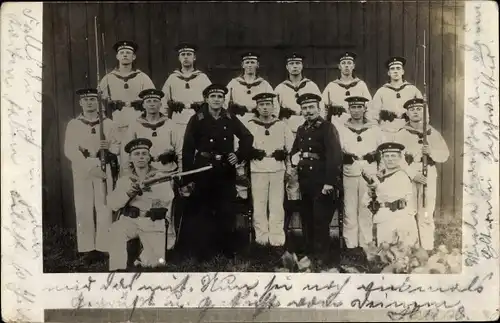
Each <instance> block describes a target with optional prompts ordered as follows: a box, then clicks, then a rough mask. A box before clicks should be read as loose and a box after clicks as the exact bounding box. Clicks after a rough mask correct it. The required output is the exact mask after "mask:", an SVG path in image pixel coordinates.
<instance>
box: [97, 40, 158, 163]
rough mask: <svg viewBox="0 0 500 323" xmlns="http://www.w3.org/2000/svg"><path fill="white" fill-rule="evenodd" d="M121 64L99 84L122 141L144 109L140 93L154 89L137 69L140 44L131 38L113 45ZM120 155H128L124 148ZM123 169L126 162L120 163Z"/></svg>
mask: <svg viewBox="0 0 500 323" xmlns="http://www.w3.org/2000/svg"><path fill="white" fill-rule="evenodd" d="M113 49H114V50H115V51H116V59H117V60H118V66H117V67H116V68H115V69H114V70H113V71H111V72H110V73H108V74H106V75H105V76H104V77H103V78H102V80H101V82H100V83H99V91H100V92H101V95H102V99H103V100H104V101H105V102H107V106H108V107H110V108H111V110H112V111H113V112H112V118H113V123H114V125H115V127H116V135H117V139H118V140H119V141H120V142H121V141H122V138H123V136H124V135H125V133H126V132H127V129H128V126H129V124H130V123H131V122H134V121H135V120H136V119H137V118H138V117H139V116H140V115H141V112H142V102H141V100H140V99H139V93H140V92H141V91H142V90H145V89H151V88H155V85H154V84H153V81H151V79H150V78H149V76H148V75H147V74H146V73H144V72H142V71H141V70H139V69H137V68H135V66H134V62H135V60H136V53H137V50H138V49H139V46H138V45H137V44H136V43H135V42H133V41H128V40H122V41H118V42H116V43H115V44H114V46H113ZM120 156H121V157H124V156H127V154H126V153H125V152H124V151H123V147H121V151H120ZM120 164H121V166H122V168H121V170H124V168H123V167H124V166H125V165H124V163H123V162H120Z"/></svg>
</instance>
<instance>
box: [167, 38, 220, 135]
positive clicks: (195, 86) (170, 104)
mask: <svg viewBox="0 0 500 323" xmlns="http://www.w3.org/2000/svg"><path fill="white" fill-rule="evenodd" d="M175 50H176V51H177V54H178V60H179V62H180V64H181V67H180V69H176V70H174V71H173V72H172V74H170V76H169V77H168V78H167V80H166V81H165V84H164V85H163V89H162V90H163V93H165V97H164V98H163V100H162V103H163V113H164V114H165V115H168V116H169V117H171V119H172V120H173V121H174V122H175V123H177V124H179V125H181V126H182V127H180V129H181V132H182V135H184V131H185V129H186V126H187V123H188V121H189V119H190V118H191V116H193V115H194V114H195V110H194V108H197V107H198V106H199V105H200V104H201V103H202V102H203V94H202V92H203V90H204V89H205V88H206V87H207V86H209V85H210V84H212V82H211V81H210V79H209V78H208V76H207V75H206V74H205V73H203V72H202V71H200V70H198V69H196V68H195V62H196V51H197V50H198V48H197V46H196V45H193V44H188V43H181V44H179V45H177V46H176V47H175ZM192 105H193V106H192Z"/></svg>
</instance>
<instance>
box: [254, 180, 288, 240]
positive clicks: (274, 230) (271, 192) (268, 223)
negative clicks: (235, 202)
mask: <svg viewBox="0 0 500 323" xmlns="http://www.w3.org/2000/svg"><path fill="white" fill-rule="evenodd" d="M284 176H285V171H277V172H273V173H251V177H252V195H253V206H254V215H253V226H254V229H255V240H256V242H257V243H259V244H263V245H264V244H267V243H268V242H269V243H270V244H271V245H273V246H282V245H283V244H284V243H285V231H284V230H283V226H284V222H285V211H284V210H283V198H284V185H283V180H284ZM268 204H269V218H268V213H267V209H268Z"/></svg>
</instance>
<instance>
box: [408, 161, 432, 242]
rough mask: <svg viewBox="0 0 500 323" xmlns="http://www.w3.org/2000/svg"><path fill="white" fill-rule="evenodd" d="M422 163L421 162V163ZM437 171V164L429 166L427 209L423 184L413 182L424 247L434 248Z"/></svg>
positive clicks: (426, 191)
mask: <svg viewBox="0 0 500 323" xmlns="http://www.w3.org/2000/svg"><path fill="white" fill-rule="evenodd" d="M420 165H421V164H420ZM436 182H437V171H436V167H435V166H430V167H428V168H427V185H426V189H425V209H424V207H423V194H422V193H423V185H421V184H417V183H415V182H413V196H414V197H415V198H416V204H415V205H417V219H418V228H419V230H420V239H421V243H422V248H424V249H426V250H432V249H434V229H435V225H434V209H435V207H436V190H437V185H436ZM426 211H427V212H426Z"/></svg>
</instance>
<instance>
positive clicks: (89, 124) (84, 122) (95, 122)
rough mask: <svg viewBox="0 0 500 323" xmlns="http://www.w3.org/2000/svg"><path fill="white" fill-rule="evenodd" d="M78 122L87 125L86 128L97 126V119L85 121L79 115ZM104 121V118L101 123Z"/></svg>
mask: <svg viewBox="0 0 500 323" xmlns="http://www.w3.org/2000/svg"><path fill="white" fill-rule="evenodd" d="M77 119H78V120H80V121H81V122H82V123H83V124H85V125H87V126H90V127H95V126H96V125H98V124H99V118H97V119H96V120H93V121H91V120H88V119H86V118H85V117H84V116H83V115H82V114H80V115H79V116H78V117H77ZM104 119H106V117H104V118H103V121H104Z"/></svg>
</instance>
